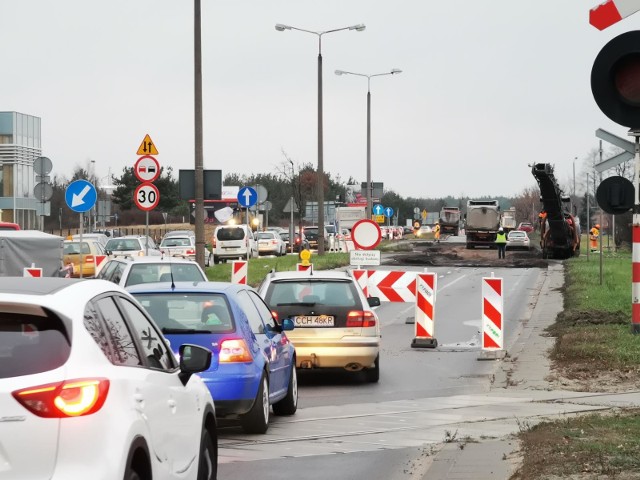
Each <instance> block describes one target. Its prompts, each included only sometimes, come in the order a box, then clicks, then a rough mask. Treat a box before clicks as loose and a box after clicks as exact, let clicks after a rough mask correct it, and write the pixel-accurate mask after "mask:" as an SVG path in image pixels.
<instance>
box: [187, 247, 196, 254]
mask: <svg viewBox="0 0 640 480" xmlns="http://www.w3.org/2000/svg"><path fill="white" fill-rule="evenodd" d="M195 254H196V251H195V250H194V249H193V248H189V249H187V255H195Z"/></svg>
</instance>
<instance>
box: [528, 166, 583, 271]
mask: <svg viewBox="0 0 640 480" xmlns="http://www.w3.org/2000/svg"><path fill="white" fill-rule="evenodd" d="M531 173H532V174H533V176H534V177H535V179H536V181H537V182H538V186H539V187H540V201H541V202H542V208H543V210H542V212H541V214H540V217H539V221H540V248H541V249H542V258H555V259H563V260H564V259H567V258H570V257H573V256H575V257H577V256H578V255H580V221H579V220H578V219H577V218H576V217H574V215H573V214H572V212H570V204H571V202H570V199H569V198H568V197H563V195H562V190H561V189H560V187H559V186H558V183H557V182H556V178H555V176H554V174H553V165H551V164H549V163H536V164H534V165H533V167H532V169H531Z"/></svg>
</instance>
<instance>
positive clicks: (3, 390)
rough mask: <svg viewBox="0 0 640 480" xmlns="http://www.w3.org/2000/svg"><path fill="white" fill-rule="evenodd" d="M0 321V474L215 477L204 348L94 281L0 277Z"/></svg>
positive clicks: (108, 479) (60, 479) (100, 479)
mask: <svg viewBox="0 0 640 480" xmlns="http://www.w3.org/2000/svg"><path fill="white" fill-rule="evenodd" d="M0 318H1V320H0V478H1V479H3V480H4V479H6V480H9V479H11V480H14V479H44V478H47V479H52V480H67V479H81V478H83V479H84V478H87V479H89V478H90V479H92V480H112V479H127V480H129V479H150V478H153V479H154V480H155V479H193V480H196V479H199V478H215V477H216V473H217V428H216V417H215V407H214V403H213V399H212V398H211V394H210V393H209V390H208V388H207V387H206V386H205V385H204V382H203V381H202V379H201V378H200V377H199V376H197V375H194V374H195V373H198V372H203V371H205V370H207V369H208V368H209V366H210V363H211V351H210V350H207V349H205V348H203V347H198V346H195V345H182V346H181V347H180V354H181V355H180V360H179V361H178V360H177V359H176V356H175V355H174V354H173V352H172V350H171V348H170V347H169V345H168V343H167V341H166V339H165V338H164V337H163V336H162V334H161V333H160V331H159V330H158V328H157V327H156V325H155V323H154V322H153V320H152V319H151V317H149V315H148V314H147V313H146V311H145V310H144V308H143V307H142V306H140V304H139V303H138V302H137V301H136V300H135V299H134V298H133V297H132V296H131V295H130V294H129V293H127V292H126V291H125V290H124V289H123V288H121V287H119V286H117V285H115V284H113V283H110V282H105V281H102V280H88V279H87V280H74V279H65V278H52V277H47V278H22V277H13V278H9V277H3V278H0Z"/></svg>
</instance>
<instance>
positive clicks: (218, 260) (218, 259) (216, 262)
mask: <svg viewBox="0 0 640 480" xmlns="http://www.w3.org/2000/svg"><path fill="white" fill-rule="evenodd" d="M213 263H214V264H215V265H218V264H219V263H220V258H218V257H216V256H215V255H214V256H213Z"/></svg>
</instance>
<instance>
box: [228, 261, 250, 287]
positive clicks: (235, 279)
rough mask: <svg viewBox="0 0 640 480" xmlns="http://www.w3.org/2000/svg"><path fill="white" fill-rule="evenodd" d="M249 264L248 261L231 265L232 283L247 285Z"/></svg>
mask: <svg viewBox="0 0 640 480" xmlns="http://www.w3.org/2000/svg"><path fill="white" fill-rule="evenodd" d="M248 263H249V262H247V261H246V260H234V261H233V262H232V263H231V283H239V284H242V285H246V284H247V276H248V273H249V267H248Z"/></svg>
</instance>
